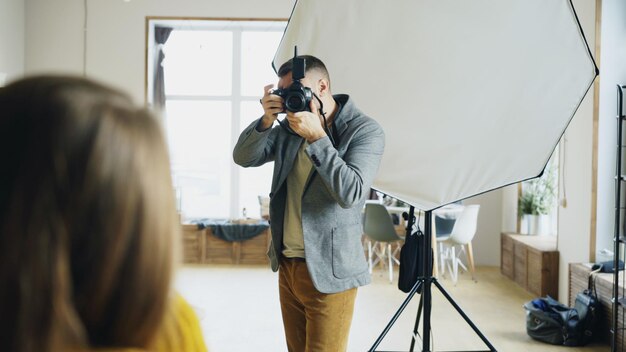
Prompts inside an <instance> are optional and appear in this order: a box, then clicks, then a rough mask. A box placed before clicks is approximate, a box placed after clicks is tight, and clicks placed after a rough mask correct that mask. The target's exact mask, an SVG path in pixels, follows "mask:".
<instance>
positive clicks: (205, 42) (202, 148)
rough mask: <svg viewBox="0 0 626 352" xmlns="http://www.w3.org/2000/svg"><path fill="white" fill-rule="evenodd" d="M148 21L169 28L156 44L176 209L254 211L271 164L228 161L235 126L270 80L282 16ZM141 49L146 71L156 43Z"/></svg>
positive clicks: (203, 214) (215, 214) (248, 115)
mask: <svg viewBox="0 0 626 352" xmlns="http://www.w3.org/2000/svg"><path fill="white" fill-rule="evenodd" d="M149 24H150V25H149V28H150V29H151V32H153V31H154V29H153V28H154V27H155V26H157V25H158V26H164V27H170V28H173V29H174V30H173V31H172V32H171V34H170V36H169V38H168V39H167V41H166V43H165V44H164V45H163V48H162V49H163V52H164V54H165V59H164V61H163V64H162V67H163V69H164V77H165V84H164V87H165V88H164V90H165V98H166V103H165V111H164V112H163V115H164V126H165V132H166V136H167V141H168V144H169V150H170V158H171V163H172V165H171V169H172V176H173V180H174V187H175V188H176V192H177V197H178V198H179V199H178V202H179V207H180V210H181V213H182V214H183V216H184V217H186V218H239V217H241V216H242V215H243V213H244V212H245V213H246V215H247V216H249V217H260V209H259V201H258V196H267V195H268V194H269V188H270V184H271V177H272V168H273V164H271V163H270V164H266V165H263V166H262V167H257V168H247V169H244V168H241V167H239V166H237V165H235V164H234V162H233V161H232V150H233V148H234V146H235V143H236V142H237V138H238V137H239V133H240V132H241V131H242V130H243V129H244V128H245V127H246V126H248V125H249V124H250V123H252V121H254V120H256V119H258V118H259V117H260V116H261V115H262V114H263V109H262V108H261V106H260V104H259V98H260V97H261V96H262V94H263V91H262V90H263V87H264V86H265V85H267V84H269V83H274V84H275V83H276V82H277V78H276V74H275V73H274V70H273V69H272V67H271V62H272V59H273V57H274V53H275V51H276V49H277V48H278V45H279V43H280V40H281V38H282V34H283V31H284V28H285V26H286V22H285V21H217V20H150V21H149ZM149 38H154V36H153V35H152V33H149ZM148 49H149V52H150V57H151V60H148V66H149V67H148V72H152V70H151V67H150V65H152V69H154V65H155V64H154V60H155V58H156V55H157V54H158V50H156V45H152V47H151V46H150V45H149V48H148ZM149 76H152V75H149ZM148 87H152V84H151V83H150V78H149V81H148ZM148 95H149V96H151V94H150V91H149V92H148ZM244 209H245V211H244Z"/></svg>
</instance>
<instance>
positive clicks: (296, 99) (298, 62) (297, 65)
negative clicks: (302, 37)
mask: <svg viewBox="0 0 626 352" xmlns="http://www.w3.org/2000/svg"><path fill="white" fill-rule="evenodd" d="M305 71H306V62H305V60H304V58H301V57H298V48H297V47H296V48H295V49H294V56H293V60H292V67H291V78H292V80H293V81H292V82H291V85H290V86H289V87H286V88H282V89H281V88H278V89H274V90H273V91H272V94H276V95H278V96H279V97H281V98H283V100H284V101H285V109H287V110H288V111H291V112H299V111H311V109H310V108H309V107H310V103H311V99H312V98H313V93H312V91H311V88H308V87H305V86H303V85H302V83H301V82H300V80H301V79H303V78H304V72H305Z"/></svg>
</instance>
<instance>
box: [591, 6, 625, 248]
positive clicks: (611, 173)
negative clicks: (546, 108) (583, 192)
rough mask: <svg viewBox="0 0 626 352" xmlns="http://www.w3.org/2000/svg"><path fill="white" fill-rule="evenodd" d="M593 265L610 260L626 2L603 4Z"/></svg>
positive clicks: (623, 70)
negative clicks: (605, 250)
mask: <svg viewBox="0 0 626 352" xmlns="http://www.w3.org/2000/svg"><path fill="white" fill-rule="evenodd" d="M601 26H602V28H601V31H600V33H601V36H602V37H601V41H600V43H601V44H600V45H601V50H602V52H601V55H600V64H599V66H600V110H599V126H598V130H599V131H598V197H597V202H598V208H597V209H598V210H597V220H598V222H597V227H596V250H597V251H596V261H605V260H610V259H612V258H610V257H608V256H603V255H601V254H600V253H598V251H600V250H602V249H603V248H608V249H610V250H611V251H613V235H614V227H615V226H614V219H615V216H614V209H615V203H614V202H615V193H614V189H615V179H614V177H615V154H616V149H615V146H616V143H617V140H616V128H617V126H616V120H615V116H617V111H616V110H617V109H616V101H617V92H616V90H617V88H616V85H617V84H620V85H625V84H626V1H623V0H602V24H601Z"/></svg>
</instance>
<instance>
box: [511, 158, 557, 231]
mask: <svg viewBox="0 0 626 352" xmlns="http://www.w3.org/2000/svg"><path fill="white" fill-rule="evenodd" d="M556 171H557V170H556V163H555V162H554V161H553V160H552V159H551V160H550V162H549V163H548V165H547V166H546V169H545V171H544V173H543V175H541V177H538V178H535V179H532V180H529V181H526V182H524V183H523V184H522V194H521V196H520V198H519V202H518V212H519V214H520V216H521V218H522V223H523V224H524V225H525V227H526V231H525V232H526V233H528V234H546V233H547V232H548V230H549V229H548V228H547V227H548V226H542V224H545V223H547V216H548V214H549V213H550V211H551V210H552V208H553V207H554V206H555V205H556V200H557V192H558V188H557V172H556Z"/></svg>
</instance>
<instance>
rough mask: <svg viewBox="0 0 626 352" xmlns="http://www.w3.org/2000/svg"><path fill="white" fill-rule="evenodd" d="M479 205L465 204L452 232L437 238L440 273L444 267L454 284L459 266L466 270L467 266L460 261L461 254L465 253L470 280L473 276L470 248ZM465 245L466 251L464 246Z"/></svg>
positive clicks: (473, 278)
mask: <svg viewBox="0 0 626 352" xmlns="http://www.w3.org/2000/svg"><path fill="white" fill-rule="evenodd" d="M479 209H480V205H466V206H465V208H464V209H463V211H462V212H461V213H460V214H459V215H458V217H457V219H456V221H455V223H454V227H453V228H452V233H450V235H448V236H441V237H438V238H437V241H438V242H439V253H440V260H441V262H440V264H441V275H442V276H443V275H445V272H446V268H447V269H448V271H450V273H451V277H452V281H453V282H454V284H455V285H456V282H457V280H458V273H459V266H460V267H461V268H463V270H465V271H467V266H465V264H464V263H463V262H462V261H461V258H460V257H461V255H462V254H463V253H465V254H466V256H467V260H468V262H469V263H468V264H469V267H470V271H471V274H472V280H474V281H476V279H475V277H474V271H475V268H474V253H473V250H472V239H473V238H474V235H475V234H476V226H477V223H478V210H479ZM466 246H467V251H466V250H465V247H466Z"/></svg>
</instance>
